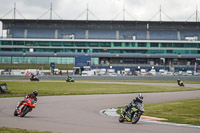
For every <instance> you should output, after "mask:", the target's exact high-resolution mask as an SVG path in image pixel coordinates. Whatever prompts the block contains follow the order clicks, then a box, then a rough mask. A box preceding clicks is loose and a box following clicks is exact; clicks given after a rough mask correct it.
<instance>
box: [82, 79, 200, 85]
mask: <svg viewBox="0 0 200 133" xmlns="http://www.w3.org/2000/svg"><path fill="white" fill-rule="evenodd" d="M82 81H84V80H82ZM85 81H87V80H85ZM90 81H97V82H98V81H99V82H136V83H177V81H176V80H175V81H172V80H171V81H169V80H90ZM184 84H200V81H184Z"/></svg>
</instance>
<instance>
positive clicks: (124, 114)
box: [119, 103, 144, 124]
mask: <svg viewBox="0 0 200 133" xmlns="http://www.w3.org/2000/svg"><path fill="white" fill-rule="evenodd" d="M143 113H144V105H143V104H142V103H137V104H132V108H130V109H128V110H127V111H125V109H121V113H120V116H119V122H121V123H122V122H124V121H125V120H126V121H128V122H132V124H136V123H137V122H138V121H139V119H140V116H141V115H142V114H143Z"/></svg>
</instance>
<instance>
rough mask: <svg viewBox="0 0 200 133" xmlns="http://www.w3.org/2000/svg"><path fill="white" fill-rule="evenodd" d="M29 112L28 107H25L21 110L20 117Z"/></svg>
mask: <svg viewBox="0 0 200 133" xmlns="http://www.w3.org/2000/svg"><path fill="white" fill-rule="evenodd" d="M29 110H30V107H29V106H25V107H24V108H23V109H22V113H21V114H20V117H24V116H25V115H26V114H27V113H28V112H29Z"/></svg>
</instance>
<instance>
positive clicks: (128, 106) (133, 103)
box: [125, 93, 143, 112]
mask: <svg viewBox="0 0 200 133" xmlns="http://www.w3.org/2000/svg"><path fill="white" fill-rule="evenodd" d="M142 100H143V95H142V93H139V94H138V96H137V97H136V98H135V99H133V100H132V101H131V103H130V104H129V105H126V106H125V112H127V111H128V110H129V109H130V108H132V107H133V105H135V104H137V103H143V101H142Z"/></svg>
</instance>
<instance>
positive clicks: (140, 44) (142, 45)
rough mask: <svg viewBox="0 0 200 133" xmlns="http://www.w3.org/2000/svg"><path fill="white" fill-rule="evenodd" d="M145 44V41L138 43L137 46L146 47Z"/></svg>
mask: <svg viewBox="0 0 200 133" xmlns="http://www.w3.org/2000/svg"><path fill="white" fill-rule="evenodd" d="M146 46H147V44H146V43H138V47H146Z"/></svg>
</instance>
